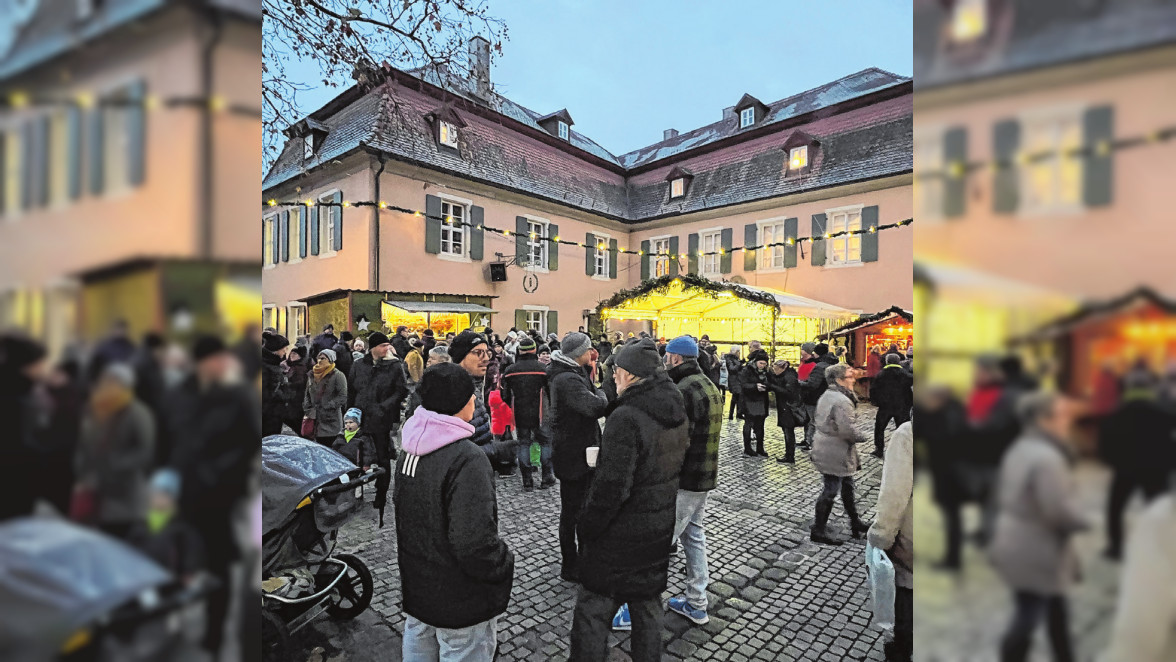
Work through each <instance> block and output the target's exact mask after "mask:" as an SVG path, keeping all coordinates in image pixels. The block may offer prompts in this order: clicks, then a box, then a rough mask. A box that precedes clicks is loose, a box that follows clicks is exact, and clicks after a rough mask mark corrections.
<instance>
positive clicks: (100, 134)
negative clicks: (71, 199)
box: [86, 105, 106, 195]
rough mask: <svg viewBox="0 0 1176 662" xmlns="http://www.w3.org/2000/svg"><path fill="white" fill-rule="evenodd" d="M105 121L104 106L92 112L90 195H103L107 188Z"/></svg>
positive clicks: (88, 163)
mask: <svg viewBox="0 0 1176 662" xmlns="http://www.w3.org/2000/svg"><path fill="white" fill-rule="evenodd" d="M104 120H105V116H104V113H103V112H102V106H101V105H98V106H95V107H94V108H93V110H91V111H90V130H89V134H88V135H89V138H90V144H89V146H88V149H87V156H88V157H89V158H88V159H87V163H86V165H87V169H88V170H89V178H90V193H92V194H94V195H101V193H102V191H103V190H104V189H105V187H106V168H105V166H106V161H105V156H106V154H105V152H106V146H105V142H106V141H105V140H104V133H105V129H106V127H105V126H103V121H104Z"/></svg>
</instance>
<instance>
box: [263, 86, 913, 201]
mask: <svg viewBox="0 0 1176 662" xmlns="http://www.w3.org/2000/svg"><path fill="white" fill-rule="evenodd" d="M418 73H419V72H418ZM904 82H905V83H908V84H909V79H906V78H902V77H898V76H894V75H892V74H887V73H885V72H881V71H879V70H876V69H868V70H866V71H863V72H860V73H859V74H855V75H853V76H849V77H846V78H843V79H841V80H839V81H835V82H833V83H830V84H828V85H824V86H821V87H819V88H816V89H815V90H810V91H809V92H806V93H803V94H800V95H796V96H793V97H790V98H788V99H784V100H782V101H778V102H776V103H774V104H770V108H771V112H770V113H769V115H768V116H767V119H766V120H765V121H762V122H760V123H759V124H758V125H757V126H758V127H762V126H764V125H769V124H775V123H778V122H782V121H783V120H784V119H786V118H795V117H798V116H800V115H802V114H804V113H807V112H809V111H811V110H815V109H819V108H823V107H827V106H829V105H832V104H836V103H840V102H842V101H847V100H850V99H853V98H855V97H858V96H863V95H865V94H868V93H870V92H874V91H880V90H885V89H887V88H890V87H893V86H895V85H898V84H901V83H904ZM436 96H437V95H435V94H434V95H432V96H430V95H428V94H425V93H422V92H420V91H417V90H415V89H408V88H407V87H405V86H402V85H398V84H396V83H393V82H389V83H386V84H383V85H381V86H379V87H377V88H375V89H373V90H372V91H370V92H367V93H366V94H364V93H361V92H359V91H358V90H356V89H354V88H353V89H352V90H350V91H348V92H345V93H344V94H343V95H341V96H340V97H339V98H337V99H336V100H335V101H332V102H331V103H330V104H328V106H326V107H325V108H324V111H320V112H319V113H316V114H315V115H314V117H315V118H316V119H317V120H318V121H321V122H322V123H323V124H325V125H326V126H327V127H329V128H330V132H329V133H328V134H327V136H326V139H325V140H324V142H323V144H322V146H321V147H320V149H319V150H318V152H317V154H316V156H315V158H314V159H312V160H311V161H310V162H309V163H304V162H303V159H302V148H301V146H300V145H299V144H296V143H294V142H293V141H289V142H287V144H286V147H285V148H284V149H283V151H282V153H281V154H280V155H279V157H278V158H277V160H276V161H275V163H274V165H273V166H272V168H271V169H270V171H269V173H268V174H267V175H266V177H265V179H264V181H263V184H262V187H263V189H270V188H272V187H275V186H277V185H279V184H281V183H283V182H285V181H287V180H289V179H291V178H293V177H295V176H297V175H299V174H300V173H302V172H304V171H305V170H307V169H309V168H313V167H315V166H317V165H320V164H322V163H326V162H329V161H331V160H333V159H336V158H338V157H339V156H341V155H343V154H345V153H347V152H350V151H352V150H355V149H358V148H360V147H361V146H367V147H368V148H373V149H378V150H381V151H383V152H385V153H387V154H390V155H392V156H393V157H394V158H397V159H399V160H402V161H406V162H409V163H414V164H419V165H422V166H424V167H427V168H433V169H437V170H442V171H445V172H449V173H452V174H456V175H458V176H461V177H464V178H468V179H472V180H476V181H481V182H484V183H487V184H490V185H493V186H498V187H502V188H507V189H511V190H516V191H519V192H522V193H525V194H530V195H535V196H538V197H541V198H544V199H547V200H552V201H555V202H558V203H562V204H566V205H569V206H573V207H576V208H579V209H584V210H587V211H590V212H593V213H596V214H600V215H602V216H605V217H608V218H612V219H615V220H621V221H629V222H636V221H643V220H649V219H652V218H658V217H662V216H671V215H675V214H682V213H688V212H693V211H698V210H702V209H710V208H714V207H721V206H725V205H731V204H737V203H741V202H748V201H751V200H758V199H763V198H770V197H776V196H780V195H786V194H790V193H796V192H800V191H804V190H812V189H817V188H824V187H828V186H834V185H837V184H844V183H849V182H855V181H862V180H866V179H872V178H877V177H883V176H887V175H893V174H899V173H905V172H910V170H911V103H910V96H909V94H900V95H898V96H897V97H896V98H888V99H884V100H881V101H874V102H872V103H869V104H867V105H864V106H862V107H859V108H853V109H849V110H846V111H844V112H841V113H838V114H835V115H829V116H825V117H821V118H818V119H812V120H810V121H809V122H808V123H806V124H803V125H801V126H803V127H804V130H805V131H807V132H809V133H812V134H813V135H814V136H816V137H818V138H819V139H820V140H821V148H820V149H819V150H818V155H817V156H816V157H815V159H814V162H813V168H812V170H811V172H808V173H806V174H803V175H801V176H799V177H798V176H789V177H786V176H785V169H784V163H785V160H786V154H785V153H784V151H783V150H782V149H781V146H782V144H783V141H784V140H785V138H787V137H788V135H789V134H790V133H791V132H790V131H784V130H781V131H770V130H768V131H762V132H760V133H758V134H755V135H756V137H749V139H748V140H746V141H742V142H739V143H738V145H737V147H736V148H734V149H726V148H718V149H711V150H697V148H699V147H701V146H703V145H708V144H711V143H715V142H717V141H719V140H721V139H723V138H727V137H729V136H731V135H733V134H735V133H738V131H737V130H736V129H735V122H734V121H732V122H729V123H728V124H730V127H719V126H717V125H712V126H710V127H704V128H703V129H700V130H697V131H692V132H690V133H688V134H685V135H684V136H680V138H685V140H678V139H671V140H669V141H663V142H662V143H658V145H655V146H652V147H651V148H646V150H639V152H641V154H639V153H638V152H634V153H632V155H626V156H625V157H621V158H620V159H618V158H617V157H615V156H613V155H612V154H609V153H608V152H607V151H606V150H604V149H603V148H602V147H600V146H599V145H597V144H596V143H594V142H592V141H591V140H589V139H587V138H585V137H584V136H582V135H581V134H579V133H576V132H574V131H573V132H571V140H570V141H569V142H570V143H571V144H572V146H573V147H575V148H578V149H568V148H567V146H566V145H563V144H562V142H560V143H556V142H555V140H556V139H554V138H552V137H551V136H550V134H548V133H547V132H546V131H545V130H544V129H542V128H541V127H540V126H539V125H538V124H537V122H536V120H537V119H539V118H540V117H542V116H541V115H540V114H539V113H535V112H533V111H530V110H529V109H526V108H524V107H522V106H520V105H518V104H516V103H514V102H511V101H509V100H507V99H505V98H503V97H501V96H498V95H495V98H494V99H492V100H491V105H492V108H493V110H495V111H498V114H495V113H487V112H485V111H484V110H482V111H480V112H478V113H474V112H470V110H469V109H468V108H467V109H463V107H461V106H460V105H457V106H455V107H456V111H457V112H458V113H459V115H460V116H461V117H462V118H463V119H464V121H465V122H466V123H467V126H466V127H465V128H463V129H462V130H461V133H460V136H461V138H460V149H459V151H458V152H456V153H455V152H454V151H453V150H449V149H442V148H439V147H438V145H437V144H436V141H435V140H434V137H433V134H432V131H433V129H432V128H431V126H430V124H429V123H428V121H426V120H425V119H424V118H425V116H426V115H427V114H429V113H430V112H432V111H434V110H436V108H437V107H438V106H439V105H440V104H441V102H440V101H439V100H438V99H437V98H436ZM461 96H466V94H461ZM480 105H481V106H482V107H483V108H484V107H485V104H480ZM335 108H338V110H337V111H336V110H334V109H335ZM499 115H505V116H506V117H509V118H512V119H515V120H516V121H518V122H520V123H521V124H523V125H525V126H527V127H530V128H533V129H535V131H536V132H539V133H542V136H535V135H530V134H528V133H527V132H526V131H522V130H518V129H517V128H513V127H510V126H507V125H504V123H503V120H502V119H501V117H499ZM814 117H815V116H814ZM695 150H697V151H695ZM587 155H591V156H592V157H596V159H598V160H595V161H594V160H593V159H591V158H587ZM634 155H636V156H634ZM670 156H673V157H674V158H672V159H669V160H667V161H666V162H665V165H664V166H660V167H659V166H658V165H657V162H659V161H661V160H662V159H666V158H667V157H670ZM626 158H628V160H629V161H630V163H632V164H633V165H629V166H627V167H626V166H625V165H623V161H624V160H625V159H626ZM684 159H685V160H684ZM671 161H672V162H673V163H671ZM675 164H677V165H680V166H681V167H684V168H686V169H688V170H690V171H691V172H692V173H693V174H694V180H693V182H692V184H691V185H690V187H689V190H688V191H687V194H686V195H685V196H684V197H682V198H676V199H674V200H673V202H672V204H671V203H670V201H669V195H668V189H669V183H668V182H667V181H666V178H665V176H666V173H667V172H668V171H669V169H670V167H672V166H673V165H675ZM636 165H641V166H642V167H641V168H638V169H635V167H634V166H636Z"/></svg>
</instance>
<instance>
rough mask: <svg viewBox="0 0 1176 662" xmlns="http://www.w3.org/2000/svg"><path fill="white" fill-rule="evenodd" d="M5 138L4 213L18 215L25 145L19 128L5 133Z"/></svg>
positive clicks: (2, 183)
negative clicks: (22, 157) (22, 156)
mask: <svg viewBox="0 0 1176 662" xmlns="http://www.w3.org/2000/svg"><path fill="white" fill-rule="evenodd" d="M3 140H4V181H3V182H0V185H3V186H4V213H5V214H6V215H8V216H16V215H17V214H19V213H20V196H21V186H22V182H21V177H22V176H23V173H24V169H23V164H22V163H21V155H22V154H23V153H24V146H23V145H21V133H20V130H19V129H17V128H11V129H9V130H8V131H5V132H4V134H3Z"/></svg>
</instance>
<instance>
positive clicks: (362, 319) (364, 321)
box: [355, 315, 371, 331]
mask: <svg viewBox="0 0 1176 662" xmlns="http://www.w3.org/2000/svg"><path fill="white" fill-rule="evenodd" d="M355 324H356V326H357V327H359V330H360V331H367V330H368V327H369V326H371V322H370V321H369V320H368V318H367V316H366V315H360V316H359V317H358V318H357V319H356V320H355Z"/></svg>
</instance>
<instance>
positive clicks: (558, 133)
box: [535, 108, 575, 140]
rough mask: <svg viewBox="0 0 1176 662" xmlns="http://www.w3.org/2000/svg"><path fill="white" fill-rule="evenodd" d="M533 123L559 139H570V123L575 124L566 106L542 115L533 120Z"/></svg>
mask: <svg viewBox="0 0 1176 662" xmlns="http://www.w3.org/2000/svg"><path fill="white" fill-rule="evenodd" d="M535 123H536V124H538V125H539V126H540V127H542V128H543V130H544V131H546V132H547V133H550V134H551V135H553V136H555V137H556V138H559V139H560V140H571V137H572V125H573V124H575V122H573V121H572V116H571V115H569V114H568V111H567V109H566V108H564V109H562V110H557V111H555V112H554V113H551V114H550V115H544V116H543V117H540V118H539V119H537V120H535Z"/></svg>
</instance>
